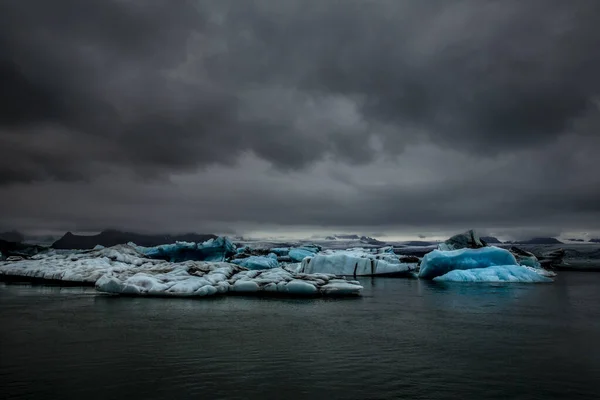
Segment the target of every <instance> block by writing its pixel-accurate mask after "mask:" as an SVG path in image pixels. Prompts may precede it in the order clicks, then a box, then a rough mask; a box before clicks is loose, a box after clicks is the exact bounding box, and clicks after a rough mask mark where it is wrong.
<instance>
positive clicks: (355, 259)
mask: <svg viewBox="0 0 600 400" xmlns="http://www.w3.org/2000/svg"><path fill="white" fill-rule="evenodd" d="M416 268H417V264H416V263H403V262H401V261H400V258H399V257H398V256H397V255H396V254H394V253H390V252H388V251H385V252H382V253H371V252H368V251H365V250H363V249H350V250H325V251H322V252H320V253H318V254H317V255H315V256H313V257H308V258H305V259H304V260H302V264H301V267H300V269H299V270H298V271H299V272H302V273H328V274H335V275H345V276H371V275H409V274H410V273H411V271H414V270H416Z"/></svg>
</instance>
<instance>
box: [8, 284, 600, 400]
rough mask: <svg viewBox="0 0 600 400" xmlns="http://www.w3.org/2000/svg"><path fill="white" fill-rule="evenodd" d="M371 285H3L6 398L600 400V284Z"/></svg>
mask: <svg viewBox="0 0 600 400" xmlns="http://www.w3.org/2000/svg"><path fill="white" fill-rule="evenodd" d="M363 283H364V284H365V286H366V287H365V293H364V297H362V298H360V299H346V300H322V299H318V300H289V299H288V300H281V299H275V300H273V299H271V300H264V299H254V298H240V297H225V298H219V299H214V300H181V299H140V298H113V297H107V296H103V295H97V294H95V293H94V291H93V290H92V289H81V288H56V287H43V286H18V285H4V284H0V332H1V333H0V398H10V399H13V398H15V399H16V398H23V399H50V398H57V399H58V398H60V399H68V398H72V399H91V398H103V399H132V398H140V399H161V398H168V399H183V398H199V399H205V398H206V399H210V398H229V399H395V398H412V399H451V398H465V399H486V398H490V399H551V398H569V399H575V398H590V399H592V398H595V399H598V398H600V345H599V344H598V341H600V274H598V273H575V272H571V273H567V272H563V273H561V274H560V277H559V279H558V281H557V282H556V283H555V284H550V285H490V284H446V285H440V284H431V283H427V282H421V281H417V280H402V279H381V278H379V279H376V280H371V279H366V280H363Z"/></svg>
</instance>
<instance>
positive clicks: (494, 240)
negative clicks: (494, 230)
mask: <svg viewBox="0 0 600 400" xmlns="http://www.w3.org/2000/svg"><path fill="white" fill-rule="evenodd" d="M479 239H481V240H483V241H484V242H486V243H487V244H501V243H502V242H501V241H500V240H498V239H497V238H495V237H493V236H481V237H480V238H479Z"/></svg>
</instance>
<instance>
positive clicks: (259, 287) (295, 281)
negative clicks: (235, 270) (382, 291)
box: [229, 268, 362, 295]
mask: <svg viewBox="0 0 600 400" xmlns="http://www.w3.org/2000/svg"><path fill="white" fill-rule="evenodd" d="M229 283H230V284H231V291H232V292H236V293H256V292H265V293H278V294H288V295H358V294H360V292H361V290H362V286H361V285H360V283H359V282H357V281H349V280H345V279H339V278H336V277H335V275H331V274H304V273H296V272H294V271H291V270H289V269H286V268H274V269H269V270H263V271H242V272H240V273H239V274H236V275H235V276H233V277H232V278H231V279H230V280H229Z"/></svg>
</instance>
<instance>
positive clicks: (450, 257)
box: [419, 246, 518, 279]
mask: <svg viewBox="0 0 600 400" xmlns="http://www.w3.org/2000/svg"><path fill="white" fill-rule="evenodd" d="M497 265H518V263H517V260H515V257H514V256H513V255H512V254H511V253H510V252H509V251H508V250H505V249H501V248H498V247H494V246H490V247H482V248H480V249H460V250H451V251H441V250H434V251H432V252H430V253H427V254H426V255H425V257H423V261H422V262H421V270H420V271H419V278H422V279H433V278H435V277H436V276H441V275H444V274H446V273H448V272H450V271H452V270H456V269H458V270H467V269H474V268H487V267H491V266H497Z"/></svg>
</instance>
